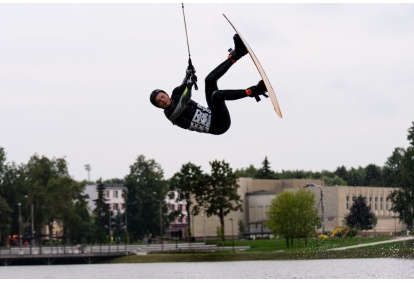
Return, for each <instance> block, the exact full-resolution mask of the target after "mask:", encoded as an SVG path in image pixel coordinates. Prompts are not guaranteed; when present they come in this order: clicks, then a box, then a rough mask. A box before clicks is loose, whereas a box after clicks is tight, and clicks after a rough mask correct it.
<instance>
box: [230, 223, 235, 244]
mask: <svg viewBox="0 0 414 283" xmlns="http://www.w3.org/2000/svg"><path fill="white" fill-rule="evenodd" d="M230 221H231V239H232V241H233V252H234V232H233V218H230Z"/></svg>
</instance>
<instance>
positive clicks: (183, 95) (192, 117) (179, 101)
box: [164, 59, 247, 135]
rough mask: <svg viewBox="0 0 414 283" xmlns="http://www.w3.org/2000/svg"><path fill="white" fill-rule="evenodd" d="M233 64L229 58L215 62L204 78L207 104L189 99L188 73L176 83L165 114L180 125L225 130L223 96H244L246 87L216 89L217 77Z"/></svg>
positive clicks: (227, 120) (227, 121) (217, 131)
mask: <svg viewBox="0 0 414 283" xmlns="http://www.w3.org/2000/svg"><path fill="white" fill-rule="evenodd" d="M233 64H234V62H232V61H231V60H230V59H227V60H225V61H224V62H223V63H221V64H220V65H219V66H217V67H216V68H215V69H214V70H213V71H212V72H211V73H210V74H209V75H208V76H207V77H206V78H205V92H206V101H207V105H208V107H204V106H202V105H200V104H198V103H197V102H195V101H193V100H192V99H191V88H188V87H187V79H188V78H187V77H186V78H185V79H184V81H183V83H182V84H181V85H180V86H178V87H176V88H175V89H174V90H173V92H172V95H171V100H172V105H171V106H170V107H168V108H166V109H165V110H164V114H165V116H166V117H167V118H168V119H169V120H170V121H171V122H172V123H173V124H174V125H177V126H179V127H181V128H183V129H187V130H190V131H197V132H200V133H209V134H213V135H221V134H224V133H225V132H226V131H227V130H228V129H229V128H230V125H231V119H230V113H229V111H228V109H227V106H226V103H225V101H226V100H236V99H240V98H243V97H246V96H247V95H246V91H245V90H219V89H218V86H217V81H218V79H219V78H221V77H222V76H223V75H224V74H225V73H226V72H227V71H228V69H229V68H230V67H231V66H232V65H233Z"/></svg>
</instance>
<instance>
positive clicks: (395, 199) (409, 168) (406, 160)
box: [388, 147, 414, 229]
mask: <svg viewBox="0 0 414 283" xmlns="http://www.w3.org/2000/svg"><path fill="white" fill-rule="evenodd" d="M399 176H400V179H399V180H400V181H399V184H400V186H401V189H400V190H395V191H393V192H392V193H391V194H390V195H389V196H388V199H390V200H391V202H392V206H391V210H392V211H393V212H396V213H398V214H399V219H400V221H402V222H403V223H405V224H407V226H408V228H409V229H413V228H414V227H413V221H414V147H409V148H408V149H407V151H406V153H405V155H404V157H403V158H402V160H401V168H400V175H399Z"/></svg>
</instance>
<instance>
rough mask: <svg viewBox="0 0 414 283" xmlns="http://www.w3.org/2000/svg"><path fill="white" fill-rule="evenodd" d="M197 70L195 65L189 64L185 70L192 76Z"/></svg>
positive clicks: (188, 75) (187, 74)
mask: <svg viewBox="0 0 414 283" xmlns="http://www.w3.org/2000/svg"><path fill="white" fill-rule="evenodd" d="M195 72H196V70H195V69H194V66H192V65H188V67H187V70H185V74H186V76H187V77H190V76H191V75H194V74H195Z"/></svg>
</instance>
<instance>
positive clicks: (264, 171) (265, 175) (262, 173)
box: [255, 156, 276, 179]
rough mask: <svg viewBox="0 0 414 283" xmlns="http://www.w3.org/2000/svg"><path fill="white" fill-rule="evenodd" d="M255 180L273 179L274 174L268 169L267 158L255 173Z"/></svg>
mask: <svg viewBox="0 0 414 283" xmlns="http://www.w3.org/2000/svg"><path fill="white" fill-rule="evenodd" d="M255 178H256V179H275V178H276V177H275V172H273V171H272V169H270V162H269V160H268V159H267V156H266V157H265V159H264V160H263V162H262V167H261V168H260V169H259V170H258V171H257V172H256V175H255Z"/></svg>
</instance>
